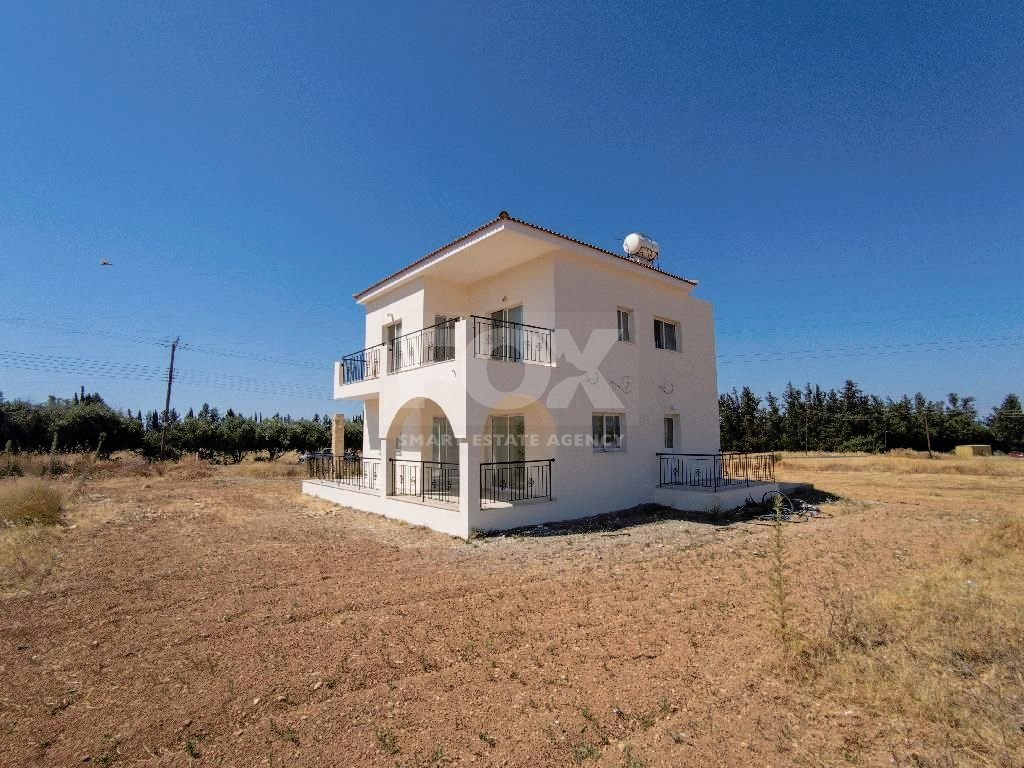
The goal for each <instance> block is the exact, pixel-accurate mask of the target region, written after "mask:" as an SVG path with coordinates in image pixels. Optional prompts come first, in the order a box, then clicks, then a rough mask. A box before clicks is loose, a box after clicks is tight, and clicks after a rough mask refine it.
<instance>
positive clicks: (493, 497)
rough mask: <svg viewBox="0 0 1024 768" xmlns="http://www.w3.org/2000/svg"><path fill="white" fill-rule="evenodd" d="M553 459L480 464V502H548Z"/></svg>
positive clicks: (549, 499)
mask: <svg viewBox="0 0 1024 768" xmlns="http://www.w3.org/2000/svg"><path fill="white" fill-rule="evenodd" d="M554 463H555V460H554V459H536V460H534V461H492V462H489V463H486V464H481V465H480V502H481V503H482V504H486V503H488V502H491V503H496V502H499V501H504V502H515V501H526V500H527V499H547V500H548V501H551V470H552V467H553V465H554Z"/></svg>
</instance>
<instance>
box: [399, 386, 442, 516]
mask: <svg viewBox="0 0 1024 768" xmlns="http://www.w3.org/2000/svg"><path fill="white" fill-rule="evenodd" d="M385 439H386V441H387V446H386V447H387V455H388V456H389V458H388V482H387V495H389V496H396V497H400V498H405V499H407V500H419V501H422V502H428V501H429V502H434V503H441V504H458V501H459V446H458V441H457V440H456V438H455V434H454V432H453V431H452V425H451V421H450V420H449V418H448V415H447V414H446V413H445V412H444V409H443V408H442V407H441V406H440V405H438V403H437V402H436V401H434V400H431V399H430V398H426V397H417V398H413V399H411V400H409V401H407V402H406V403H405V404H404V405H403V406H402V407H401V408H399V409H398V410H397V411H396V412H395V416H394V418H392V420H391V424H390V425H389V426H388V431H387V437H386V438H385Z"/></svg>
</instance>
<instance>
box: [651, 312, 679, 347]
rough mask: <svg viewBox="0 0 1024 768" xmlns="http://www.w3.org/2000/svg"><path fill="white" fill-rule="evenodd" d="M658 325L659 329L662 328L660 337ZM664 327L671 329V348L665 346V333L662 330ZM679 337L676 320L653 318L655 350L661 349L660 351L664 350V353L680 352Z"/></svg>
mask: <svg viewBox="0 0 1024 768" xmlns="http://www.w3.org/2000/svg"><path fill="white" fill-rule="evenodd" d="M659 323H660V324H661V327H662V333H661V334H660V335H659V333H658V324H659ZM666 327H671V328H672V343H673V346H671V347H667V346H665V333H664V329H665V328H666ZM679 336H680V333H679V323H678V322H677V321H676V320H669V319H668V318H667V317H655V318H654V348H655V349H662V350H665V351H666V352H680V351H681V349H680V347H681V346H682V345H681V344H680V343H679V342H680V338H679Z"/></svg>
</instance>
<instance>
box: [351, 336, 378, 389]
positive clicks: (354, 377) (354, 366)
mask: <svg viewBox="0 0 1024 768" xmlns="http://www.w3.org/2000/svg"><path fill="white" fill-rule="evenodd" d="M383 349H384V345H383V344H377V345H376V346H373V347H367V348H366V349H361V350H359V351H358V352H353V353H352V354H351V355H345V356H344V357H343V358H341V383H342V384H351V383H353V382H356V381H365V380H366V379H376V378H377V377H378V376H380V355H381V350H383Z"/></svg>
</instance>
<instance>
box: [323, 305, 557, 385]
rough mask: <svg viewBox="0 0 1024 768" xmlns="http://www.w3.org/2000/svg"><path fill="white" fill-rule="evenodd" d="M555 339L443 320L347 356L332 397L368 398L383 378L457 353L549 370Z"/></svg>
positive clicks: (539, 331)
mask: <svg viewBox="0 0 1024 768" xmlns="http://www.w3.org/2000/svg"><path fill="white" fill-rule="evenodd" d="M463 329H465V330H463ZM553 336H554V331H553V330H552V329H550V328H543V327H541V326H536V325H527V324H525V323H516V322H509V321H505V320H497V319H494V318H490V317H483V316H479V315H471V316H470V318H469V322H468V324H467V323H464V321H463V319H462V318H455V319H449V320H445V321H444V322H441V323H437V324H436V325H431V326H429V327H427V328H421V329H420V330H418V331H412V332H410V333H404V334H402V335H401V336H396V337H395V338H394V339H391V340H389V341H387V342H383V343H381V344H375V345H374V346H372V347H367V348H366V349H361V350H359V351H358V352H353V353H351V354H348V355H345V356H344V357H343V358H342V359H341V360H340V361H339V362H337V363H335V397H365V396H370V395H373V394H375V393H377V392H379V391H380V389H381V387H382V382H381V381H379V380H380V379H382V378H384V377H390V376H398V375H401V374H402V373H404V372H406V371H412V370H419V369H423V368H426V367H429V366H433V365H437V364H438V363H446V362H457V361H460V358H462V357H463V354H462V353H460V352H459V349H460V347H461V348H464V349H465V354H467V355H472V357H474V358H479V359H485V360H499V361H503V362H509V363H518V364H526V365H546V366H551V365H554V361H555V357H554V349H553V345H552V338H553ZM462 362H464V360H462ZM458 368H459V369H462V370H464V366H458Z"/></svg>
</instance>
